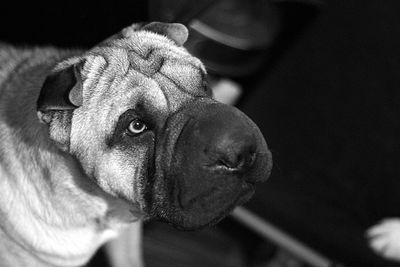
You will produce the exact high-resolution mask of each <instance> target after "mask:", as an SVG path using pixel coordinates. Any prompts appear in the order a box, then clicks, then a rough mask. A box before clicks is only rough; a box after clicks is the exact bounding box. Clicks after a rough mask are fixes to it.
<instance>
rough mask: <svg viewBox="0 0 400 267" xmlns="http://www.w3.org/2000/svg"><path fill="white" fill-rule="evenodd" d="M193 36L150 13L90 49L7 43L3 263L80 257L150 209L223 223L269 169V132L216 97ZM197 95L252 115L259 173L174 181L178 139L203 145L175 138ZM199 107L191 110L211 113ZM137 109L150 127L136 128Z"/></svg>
mask: <svg viewBox="0 0 400 267" xmlns="http://www.w3.org/2000/svg"><path fill="white" fill-rule="evenodd" d="M162 35H164V36H162ZM186 38H187V30H186V28H185V27H184V26H183V25H180V24H162V23H153V24H147V25H133V26H131V27H128V28H126V29H124V30H123V31H122V33H120V34H117V35H115V36H113V37H112V38H110V39H109V40H106V41H104V42H102V43H100V44H99V45H98V46H96V47H94V48H93V49H91V50H89V51H80V50H74V51H66V50H59V49H55V48H52V47H47V48H14V47H11V46H8V45H5V44H2V45H0V133H1V135H0V190H1V194H0V218H1V219H0V266H78V265H82V264H85V263H86V262H87V261H88V260H89V259H90V257H91V256H92V255H93V253H94V252H95V251H96V250H97V249H98V247H99V246H101V245H102V244H104V243H105V242H106V241H107V240H109V239H111V238H113V237H115V236H117V234H118V232H119V231H120V230H121V229H123V228H124V227H126V226H127V225H129V224H131V223H134V222H138V221H139V220H142V219H146V218H157V217H158V218H161V219H163V220H167V221H170V222H172V223H173V224H175V225H176V226H178V227H184V228H196V227H200V226H202V225H206V224H209V223H212V222H216V221H217V220H219V219H220V218H222V217H223V216H224V215H226V214H227V213H228V212H229V211H230V210H231V209H232V208H233V206H234V205H235V204H238V203H239V199H240V202H243V201H244V200H246V199H248V197H249V192H252V190H253V189H252V188H253V187H252V184H253V183H254V182H256V181H258V180H260V179H264V178H266V177H267V176H268V174H269V170H270V168H271V164H270V163H271V161H270V155H269V152H268V150H267V148H266V144H265V141H263V139H262V137H260V136H261V135H260V133H259V131H258V130H257V129H256V128H255V126H253V125H252V124H249V123H248V122H247V119H245V118H244V115H242V114H240V113H239V112H238V111H231V110H230V109H229V110H228V108H226V107H220V106H219V105H220V104H216V103H214V102H213V101H212V100H211V99H210V93H209V89H208V88H207V86H206V84H205V75H206V72H205V69H204V66H203V65H202V63H201V62H200V61H199V60H198V59H196V58H194V57H192V56H191V55H190V54H189V53H188V52H187V51H186V50H185V49H184V48H183V47H181V45H182V44H183V42H184V41H185V40H186ZM191 103H195V104H194V106H199V107H203V106H204V107H206V106H207V107H208V106H210V107H212V109H213V110H216V112H217V115H218V114H219V113H218V112H219V110H221V115H220V116H221V117H222V118H223V117H224V116H228V115H226V114H228V113H229V116H228V117H232V118H233V119H232V120H233V121H235V120H236V117H237V120H238V121H240V120H244V121H246V122H243V127H248V131H249V132H250V133H251V134H247V136H249V138H250V139H251V138H253V136H255V137H256V138H255V140H257V141H254V142H253V143H254V144H253V143H252V145H251V150H252V151H251V155H252V156H251V157H250V156H249V157H248V160H246V162H241V166H242V165H246V164H247V165H249V167H248V168H247V167H246V168H247V169H249V170H250V167H251V166H250V165H257V166H256V167H254V168H253V167H251V168H252V170H253V169H254V171H252V172H250V171H249V173H253V174H252V175H253V176H254V177H255V176H257V177H259V176H260V177H261V176H265V177H264V178H257V177H256V178H251V179H250V178H249V179H250V180H248V179H247V178H242V177H245V176H243V175H244V173H245V171H242V167H240V170H239V168H237V169H236V167H235V168H233V169H232V168H227V167H226V166H219V165H218V166H217V167H218V168H217V171H215V170H214V169H216V167H215V166H214V165H212V166H211V167H212V170H211V169H210V170H209V169H208V167H207V169H205V170H204V171H206V172H207V174H210V175H211V176H213V175H214V174H215V175H216V177H217V176H218V177H220V176H221V175H222V176H221V177H222V178H221V179H219V181H220V182H219V183H218V186H217V183H215V185H214V184H213V183H214V182H213V179H214V178H213V177H210V178H207V179H204V182H203V184H202V186H201V187H196V188H194V189H193V188H192V187H190V186H191V185H190V183H188V180H186V181H185V182H179V181H181V179H183V180H182V181H184V179H186V178H184V177H181V176H179V175H178V176H176V178H175V180H174V181H173V182H171V181H169V180H168V179H170V178H168V177H169V176H168V175H166V173H168V172H169V171H168V168H170V167H168V166H170V165H168V166H167V165H166V164H167V163H168V162H170V161H172V159H174V160H173V162H175V161H176V160H175V158H179V156H178V157H177V155H176V153H175V152H174V151H175V150H176V151H181V150H182V151H183V152H185V151H186V150H187V149H190V150H188V151H189V152H190V154H196V153H197V152H196V149H195V148H194V149H192V148H190V147H189V146H190V144H188V145H183V147H182V145H179V144H178V148H174V147H175V145H173V143H171V142H172V141H171V140H178V141H179V142H183V141H180V140H179V136H181V135H182V134H181V132H183V129H186V130H185V131H186V132H185V136H186V135H188V133H187V132H188V131H189V130H190V129H191V128H190V127H188V126H185V125H186V124H185V123H184V120H186V117H182V118H183V119H180V117H179V116H180V115H179V114H183V113H184V112H186V111H187V110H192V107H191ZM196 103H199V104H196ZM197 110H199V112H196V113H195V114H194V115H190V116H191V120H192V121H193V119H194V118H195V117H196V116H197V113H206V112H207V110H203V109H199V108H198V109H197ZM182 112H183V113H182ZM225 113H226V114H225ZM177 114H178V115H179V116H178V115H177ZM188 114H189V113H188ZM203 115H204V114H203ZM182 116H183V115H182ZM204 116H205V115H204ZM134 118H141V119H142V120H145V121H146V123H147V126H148V129H149V130H147V131H144V132H143V133H141V134H140V135H139V134H138V135H135V136H131V135H130V133H129V132H127V126H128V125H129V122H131V121H132V120H133V119H134ZM204 118H206V119H208V118H207V117H204ZM171 121H172V122H171ZM178 122H179V123H178ZM192 124H193V123H192ZM173 125H175V126H173ZM248 125H249V126H248ZM227 127H228V126H227ZM241 127H242V126H237V128H241ZM146 129H147V128H146ZM188 129H189V130H188ZM253 132H254V133H253ZM189 133H190V132H189ZM225 135H226V134H225ZM250 135H251V136H250ZM224 138H225V137H224ZM229 138H231V139H232V138H233V137H229ZM163 140H167V141H165V143H164V141H163ZM168 140H169V141H168ZM178 141H177V142H178ZM179 142H178V143H179ZM193 142H195V141H193ZM166 143H168V144H172V145H171V146H168V147H167V146H166V145H165V144H166ZM236 143H237V142H236ZM236 143H235V144H233V143H232V145H236ZM238 145H239V144H238ZM186 147H189V148H186ZM248 147H250V145H249V146H248ZM256 147H258V148H257V149H256ZM249 149H250V148H249ZM192 150H193V151H192ZM231 150H232V149H230V152H229V153H231V154H232V153H233V152H231ZM233 150H234V149H233ZM233 150H232V151H233ZM253 150H254V151H253ZM256 150H257V151H258V152H257V151H256ZM160 151H162V152H160ZM183 152H182V153H183ZM174 153H175V154H174ZM179 153H181V152H179ZM235 153H236V152H235ZM246 153H247V152H246ZM249 153H250V152H249ZM253 153H256V154H257V160H254V158H253ZM235 155H236V154H235ZM217 156H218V157H219V154H218V155H217ZM214 157H216V156H214ZM250 158H251V163H250ZM216 161H217V162H220V160H219V159H216ZM247 161H249V162H248V163H247ZM253 162H256V163H253ZM176 164H178V166H179V165H181V164H179V162H178V163H176ZM195 164H197V163H195ZM198 164H201V162H199V163H198ZM213 164H214V163H213ZM247 165H246V166H247ZM160 166H167V167H166V168H164V167H163V168H162V169H161V167H160ZM261 166H263V167H261ZM178 168H180V166H179V167H178ZM182 168H185V166H182ZM202 168H203V167H202ZM247 169H246V170H247ZM255 169H257V170H258V171H257V170H255ZM201 170H203V169H201ZM221 170H222V171H221ZM232 170H234V171H232ZM183 173H184V174H185V175H186V174H188V172H187V171H184V172H183ZM246 173H247V171H246ZM256 173H257V174H256ZM189 176H190V174H189ZM235 177H239V178H240V179H239V178H235ZM205 178H206V177H205ZM196 179H197V178H196ZM241 179H244V180H241ZM245 180H246V181H248V182H245ZM227 185H229V186H227ZM226 188H228V190H229V191H226V190H227V189H226ZM189 189H190V190H189ZM243 190H244V191H246V194H245V196H244V195H243V194H244V193H242V191H243ZM172 192H174V193H172ZM175 192H177V195H176V196H175ZM213 198H214V199H219V200H220V201H213V200H212V199H213ZM182 199H183V200H182ZM182 201H186V202H187V203H186V202H185V203H186V204H185V205H186V206H185V205H182V203H183V202H182ZM213 202H221V203H213ZM225 202H226V203H225ZM204 203H213V204H214V205H215V207H213V206H211V207H213V208H211V209H210V207H206V205H204ZM137 228H138V227H137Z"/></svg>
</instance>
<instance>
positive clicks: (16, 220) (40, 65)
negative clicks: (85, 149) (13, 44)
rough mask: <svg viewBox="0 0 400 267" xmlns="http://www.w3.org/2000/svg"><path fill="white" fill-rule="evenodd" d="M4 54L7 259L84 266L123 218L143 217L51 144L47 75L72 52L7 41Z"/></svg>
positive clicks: (1, 101) (1, 148)
mask: <svg viewBox="0 0 400 267" xmlns="http://www.w3.org/2000/svg"><path fill="white" fill-rule="evenodd" d="M5 51H6V52H5ZM77 53H79V52H75V53H73V54H77ZM0 55H1V57H0V65H1V70H0V75H1V88H2V89H1V93H0V95H1V97H0V110H1V111H0V114H1V115H0V116H1V120H0V132H1V137H0V159H1V165H0V188H1V191H2V193H1V194H0V203H2V204H1V208H0V212H1V218H2V219H1V220H0V224H1V230H2V232H1V234H2V238H1V240H2V241H1V242H0V247H2V248H3V250H2V251H3V252H4V253H1V256H0V257H1V258H2V261H1V262H2V263H1V264H3V263H4V266H33V265H32V264H33V263H34V262H36V261H37V260H38V259H35V260H33V259H32V257H35V258H39V259H41V260H44V262H49V263H51V264H54V265H61V266H62V265H64V266H73V265H81V264H83V263H85V262H86V261H87V260H88V259H89V258H90V256H91V255H92V254H93V253H94V252H95V250H96V249H97V248H98V247H99V246H100V245H101V244H102V243H104V242H105V241H106V240H108V239H109V238H111V237H113V236H115V235H116V232H115V231H116V230H117V228H118V227H119V226H120V225H121V224H124V223H129V222H131V221H133V220H134V219H137V218H135V217H133V215H131V214H130V213H129V209H126V207H124V205H123V204H122V202H121V201H117V199H113V200H110V201H108V198H107V197H106V198H105V195H104V193H101V192H100V190H99V189H98V188H96V187H95V186H93V184H92V183H90V182H89V183H86V184H85V181H89V179H88V178H87V177H86V175H85V174H84V173H83V172H82V171H81V170H80V167H79V166H78V165H77V163H76V160H75V159H74V158H72V157H71V156H70V155H68V154H67V153H65V152H63V151H61V150H60V149H58V148H57V147H56V146H55V145H54V144H53V143H52V141H51V140H50V139H49V138H48V130H47V129H46V127H45V125H43V124H41V123H40V122H39V120H38V119H37V116H36V101H37V98H38V96H39V93H40V88H41V86H42V84H43V82H44V79H45V78H46V76H47V74H48V72H49V71H50V69H51V68H52V67H53V66H54V65H55V64H56V63H57V62H58V61H60V60H61V59H62V58H63V57H66V56H71V52H64V53H63V52H60V51H58V50H55V49H43V50H42V49H36V50H15V49H13V48H8V47H4V46H3V47H2V50H1V54H0ZM24 63H25V64H24ZM125 206H126V205H125ZM114 213H118V215H117V217H120V218H121V220H120V221H119V222H118V223H115V224H113V222H112V220H108V219H107V218H108V217H109V215H110V214H113V215H114ZM122 217H124V218H122ZM21 248H23V249H21ZM27 251H29V253H27ZM13 253H16V255H13ZM33 255H34V256H33ZM16 259H17V260H18V261H19V260H21V261H22V262H20V263H19V262H16ZM24 261H25V262H24ZM2 266H3V265H2Z"/></svg>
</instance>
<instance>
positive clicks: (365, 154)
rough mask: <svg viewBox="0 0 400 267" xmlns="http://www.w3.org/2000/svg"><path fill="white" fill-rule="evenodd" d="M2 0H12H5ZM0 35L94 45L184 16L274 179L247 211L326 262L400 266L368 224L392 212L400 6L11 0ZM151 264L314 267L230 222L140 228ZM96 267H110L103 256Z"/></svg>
mask: <svg viewBox="0 0 400 267" xmlns="http://www.w3.org/2000/svg"><path fill="white" fill-rule="evenodd" d="M6 2H7V4H6ZM0 10H1V15H0V25H1V27H0V40H2V41H6V42H9V43H12V44H15V45H53V46H58V47H83V48H89V47H91V46H93V45H95V44H96V43H98V42H99V41H101V40H103V39H105V38H107V37H108V36H110V35H112V34H114V33H116V32H118V31H119V30H120V29H122V28H123V27H125V26H127V25H129V24H132V23H133V22H139V21H149V20H159V21H179V22H182V23H185V24H186V25H188V26H189V28H190V38H189V41H188V43H187V44H186V46H187V48H188V49H189V50H190V51H192V53H194V54H195V55H197V56H199V57H200V58H201V59H202V60H203V61H204V62H205V63H206V65H207V68H208V70H209V73H210V76H211V77H210V79H211V82H212V84H213V86H214V88H215V94H217V95H218V96H220V97H221V98H222V99H225V100H227V102H229V103H235V104H236V105H237V106H238V107H239V108H240V109H241V110H243V111H244V112H245V113H246V114H248V115H249V116H250V117H251V118H252V119H253V120H254V121H255V122H256V123H257V124H258V126H259V127H260V129H261V130H262V132H263V134H264V135H265V137H266V139H267V142H268V144H269V146H270V148H271V150H272V152H273V156H274V169H273V172H272V177H271V178H270V180H269V181H268V182H267V183H265V184H263V185H260V186H259V187H258V189H257V192H256V195H255V197H254V198H253V200H252V201H250V202H249V203H248V204H247V205H246V207H247V208H248V209H249V210H251V211H253V212H254V213H256V214H257V215H258V216H260V217H262V218H263V219H264V220H265V221H267V222H269V223H272V224H273V225H274V226H276V227H278V229H280V230H281V231H283V232H284V233H286V234H288V235H289V236H291V237H293V238H295V239H296V240H299V241H300V242H302V243H303V244H305V245H307V246H308V247H310V248H311V249H313V250H315V251H317V252H318V253H320V254H321V255H323V257H324V258H325V259H327V262H328V263H329V264H331V266H334V265H335V264H338V265H339V264H341V265H343V266H400V263H396V262H392V261H389V260H385V259H383V258H382V257H380V256H378V255H377V254H375V253H374V252H373V251H372V250H371V249H370V248H369V246H368V242H367V239H366V236H365V231H366V229H367V228H368V227H370V226H371V225H373V224H375V223H377V222H378V221H379V220H381V219H383V218H386V217H400V164H399V163H398V161H399V160H400V157H399V155H400V141H399V139H400V119H399V118H400V16H399V15H398V13H399V10H400V2H399V1H396V0H386V1H379V0H335V1H333V0H321V1H317V0H315V1H313V0H303V1H301V0H286V1H284V0H251V1H250V0H248V1H243V0H213V1H210V0H195V1H192V0H169V1H167V0H164V1H162V0H149V1H145V0H130V1H127V0H123V1H109V2H105V1H104V2H103V1H99V2H90V1H87V2H82V1H76V0H70V1H63V2H56V1H52V2H50V1H30V2H26V3H25V2H21V1H5V3H3V4H2V8H1V9H0ZM144 255H145V261H146V263H147V266H149V267H157V266H210V267H212V266H232V267H236V266H254V267H261V266H269V267H272V266H276V267H278V266H309V265H308V264H309V263H306V262H305V261H304V259H301V257H298V256H297V255H293V254H292V253H291V252H290V251H288V249H286V248H285V247H280V246H276V244H275V243H274V242H272V241H271V240H268V238H265V237H262V236H261V235H259V234H256V233H255V232H254V231H252V230H251V229H249V228H248V227H245V226H243V225H242V224H241V223H239V222H238V221H237V220H235V219H234V218H227V219H225V220H224V221H223V222H222V223H221V224H220V225H219V226H217V227H215V228H212V229H208V230H204V231H199V232H193V233H192V232H177V231H175V230H174V229H172V228H170V227H169V226H168V225H163V224H159V223H156V222H151V223H148V224H146V225H145V238H144ZM91 266H107V259H106V258H105V255H104V254H103V253H102V252H100V253H99V254H98V255H97V256H96V257H95V259H94V260H93V262H92V263H91Z"/></svg>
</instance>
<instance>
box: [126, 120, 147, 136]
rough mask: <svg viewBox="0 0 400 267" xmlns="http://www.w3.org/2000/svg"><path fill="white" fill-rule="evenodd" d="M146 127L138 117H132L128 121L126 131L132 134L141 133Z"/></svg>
mask: <svg viewBox="0 0 400 267" xmlns="http://www.w3.org/2000/svg"><path fill="white" fill-rule="evenodd" d="M146 129H147V126H146V124H145V123H144V122H142V121H141V120H139V119H134V120H133V121H131V122H130V123H129V126H128V131H129V132H130V133H131V134H134V135H137V134H140V133H143V132H144V131H145V130H146Z"/></svg>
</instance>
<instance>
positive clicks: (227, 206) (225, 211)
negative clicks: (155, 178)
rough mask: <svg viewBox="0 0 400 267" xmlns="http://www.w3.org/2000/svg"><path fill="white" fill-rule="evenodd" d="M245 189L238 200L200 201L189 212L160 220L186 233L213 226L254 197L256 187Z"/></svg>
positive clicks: (168, 214) (182, 211)
mask: <svg viewBox="0 0 400 267" xmlns="http://www.w3.org/2000/svg"><path fill="white" fill-rule="evenodd" d="M245 187H246V189H245V190H243V191H242V192H241V193H240V194H239V195H238V196H237V197H236V198H233V199H230V200H225V201H224V200H218V199H214V200H210V199H207V200H204V199H203V200H202V201H200V200H199V201H197V203H195V204H194V205H193V206H192V207H191V208H190V209H188V210H184V209H178V210H175V211H174V212H169V213H167V214H165V215H166V216H162V217H161V218H160V219H161V220H162V221H164V222H167V223H169V224H171V225H173V226H174V227H175V228H177V229H179V230H186V231H192V230H199V229H202V228H205V227H209V226H213V225H215V224H217V223H218V222H220V221H221V220H222V219H224V218H225V217H226V216H228V215H229V214H230V213H231V212H232V211H233V209H234V208H235V207H236V206H238V205H242V204H244V203H245V202H247V201H248V200H249V199H250V198H251V197H252V196H253V194H254V191H255V190H254V186H253V185H251V184H247V185H245ZM212 203H214V204H212ZM222 203H223V205H221V206H219V207H218V206H217V207H216V206H215V204H222ZM205 207H207V208H205Z"/></svg>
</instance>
